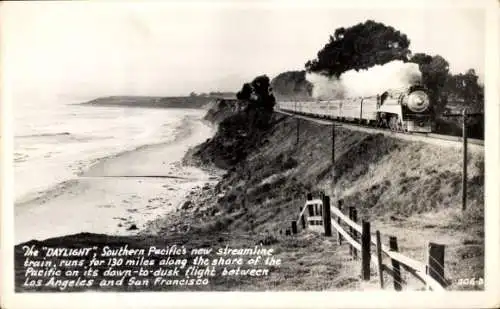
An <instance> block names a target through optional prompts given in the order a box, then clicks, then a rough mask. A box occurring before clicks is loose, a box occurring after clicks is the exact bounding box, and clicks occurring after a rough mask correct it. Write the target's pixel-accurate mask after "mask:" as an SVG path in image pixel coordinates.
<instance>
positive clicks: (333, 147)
mask: <svg viewBox="0 0 500 309" xmlns="http://www.w3.org/2000/svg"><path fill="white" fill-rule="evenodd" d="M336 126H337V125H336V124H335V123H334V122H333V121H332V194H331V196H332V202H333V205H337V203H336V201H337V200H338V197H337V194H336V193H335V127H336Z"/></svg>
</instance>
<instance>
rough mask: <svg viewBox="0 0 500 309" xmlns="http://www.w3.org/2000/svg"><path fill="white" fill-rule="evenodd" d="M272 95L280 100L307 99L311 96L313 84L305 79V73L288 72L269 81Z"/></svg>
mask: <svg viewBox="0 0 500 309" xmlns="http://www.w3.org/2000/svg"><path fill="white" fill-rule="evenodd" d="M271 87H272V88H273V93H274V94H275V95H276V96H277V97H280V98H284V99H290V98H292V99H295V98H300V99H303V98H307V99H309V98H310V97H311V94H312V90H313V84H311V83H310V82H309V81H308V80H307V79H306V72H305V71H288V72H283V73H280V74H278V75H277V76H276V77H275V78H273V79H272V80H271Z"/></svg>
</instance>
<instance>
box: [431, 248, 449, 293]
mask: <svg viewBox="0 0 500 309" xmlns="http://www.w3.org/2000/svg"><path fill="white" fill-rule="evenodd" d="M427 273H428V274H429V275H430V276H431V277H432V278H433V279H434V280H436V281H437V282H439V283H440V284H441V285H442V286H444V285H446V282H445V279H444V245H440V244H435V243H432V242H431V243H429V251H428V262H427Z"/></svg>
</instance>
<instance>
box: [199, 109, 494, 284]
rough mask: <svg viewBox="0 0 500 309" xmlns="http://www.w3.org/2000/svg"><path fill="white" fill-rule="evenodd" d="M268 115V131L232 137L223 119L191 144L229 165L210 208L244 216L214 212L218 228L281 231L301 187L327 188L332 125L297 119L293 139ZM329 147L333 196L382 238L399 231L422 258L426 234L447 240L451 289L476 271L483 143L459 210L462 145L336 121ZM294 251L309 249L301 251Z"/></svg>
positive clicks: (210, 159) (290, 127)
mask: <svg viewBox="0 0 500 309" xmlns="http://www.w3.org/2000/svg"><path fill="white" fill-rule="evenodd" d="M240 116H241V115H240ZM236 117H238V116H236ZM274 122H275V124H274V126H273V128H272V130H271V131H270V132H267V133H264V134H263V135H262V137H261V138H260V139H258V140H257V141H254V142H252V141H251V139H249V138H248V137H245V138H244V139H238V138H237V137H235V136H237V135H238V134H241V133H236V131H231V129H230V128H224V129H221V128H220V129H219V132H218V133H217V135H216V136H215V137H214V138H213V139H211V140H210V141H208V142H206V143H204V144H203V145H201V146H200V147H198V149H197V150H196V151H195V152H194V156H195V157H196V158H198V160H199V161H201V162H202V163H203V164H215V165H217V166H219V167H222V168H226V169H229V172H228V173H227V174H226V175H225V176H224V178H223V180H222V181H221V182H220V183H219V184H218V185H217V187H216V191H215V193H216V194H218V195H219V196H221V197H220V198H219V199H218V201H217V208H218V209H219V211H220V212H222V213H227V214H228V215H229V214H233V213H241V215H239V216H238V217H237V218H235V219H228V220H223V219H220V218H219V221H220V223H221V224H223V225H224V227H222V228H221V229H223V230H224V229H227V230H228V231H239V232H241V233H254V234H255V235H258V234H261V233H266V231H280V230H281V231H284V230H285V229H286V228H289V224H290V220H293V219H295V216H296V215H297V210H298V209H299V207H300V205H302V204H303V202H304V197H305V194H306V193H307V192H310V191H324V192H325V193H326V194H328V195H332V194H331V193H332V189H331V174H332V173H331V170H332V165H331V143H330V141H331V135H330V134H331V129H330V127H328V126H324V125H319V124H316V123H311V122H308V121H305V120H300V141H299V144H298V145H296V144H295V143H296V135H295V133H296V126H297V120H296V119H292V118H289V117H287V116H283V115H280V114H275V115H274ZM224 132H225V133H224ZM227 132H231V133H227ZM243 134H246V133H243ZM229 136H232V138H229ZM241 140H244V141H245V142H241ZM335 152H336V161H335V171H336V175H335V192H336V193H337V196H336V197H335V198H334V200H337V201H341V202H342V204H343V205H344V207H345V206H354V207H356V208H358V214H359V217H360V218H361V219H360V220H370V221H371V222H372V226H375V228H377V229H380V230H381V233H382V234H383V235H384V236H385V237H387V236H389V235H395V236H398V238H399V239H400V241H401V243H402V246H403V248H404V250H405V254H407V255H409V256H412V257H414V258H415V259H418V260H422V261H424V260H425V257H424V256H425V248H426V246H427V245H428V242H431V241H432V242H437V243H442V244H445V245H446V250H447V251H446V269H447V278H448V279H449V280H451V281H450V282H451V283H452V287H451V288H457V287H456V286H453V283H454V282H456V280H457V278H462V277H476V278H479V277H483V275H482V274H483V269H482V266H481V265H482V263H483V260H482V259H483V258H484V255H483V252H484V235H483V233H484V230H483V220H484V213H483V212H484V154H483V153H482V152H473V153H471V154H470V161H469V164H468V165H469V166H468V169H469V178H468V210H467V211H466V213H464V214H462V213H461V210H460V209H461V195H460V190H461V189H460V188H461V152H460V150H459V149H457V148H446V147H439V146H436V145H430V144H426V143H424V142H417V143H414V142H408V141H403V140H399V139H396V138H391V137H387V136H383V135H381V134H377V135H370V134H366V133H362V132H356V131H349V130H345V129H341V128H338V129H337V132H336V145H335ZM242 154H243V155H242ZM244 154H248V155H247V156H245V155H244ZM245 157H246V159H244V158H245ZM244 191H246V192H247V193H248V194H247V196H246V198H245V196H244V194H243V192H244ZM243 205H245V206H243ZM301 237H302V236H301ZM303 237H306V236H303ZM310 249H311V250H317V249H318V248H314V249H312V248H310ZM331 249H332V250H340V248H335V246H333V247H332V248H331ZM325 250H326V248H325ZM305 251H307V250H305ZM309 252H310V251H309ZM295 254H296V255H300V256H303V258H304V259H305V258H307V254H306V253H305V252H303V251H302V250H300V254H299V252H296V253H295ZM318 264H321V263H320V262H319V261H318ZM463 265H469V266H468V268H464V267H463ZM304 280H306V279H304Z"/></svg>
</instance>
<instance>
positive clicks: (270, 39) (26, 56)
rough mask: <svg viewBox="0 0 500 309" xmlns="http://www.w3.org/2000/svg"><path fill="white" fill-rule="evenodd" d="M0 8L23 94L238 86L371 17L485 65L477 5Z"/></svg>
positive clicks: (464, 65) (14, 80)
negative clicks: (368, 7) (407, 6)
mask: <svg viewBox="0 0 500 309" xmlns="http://www.w3.org/2000/svg"><path fill="white" fill-rule="evenodd" d="M0 13H1V14H2V16H1V26H2V31H3V32H2V36H1V37H2V39H1V40H2V41H1V48H2V49H1V52H2V53H1V55H2V61H3V63H4V64H5V63H8V66H7V67H8V69H5V71H4V78H5V76H7V78H9V79H10V83H11V84H12V85H13V87H14V90H15V92H16V93H24V94H29V93H31V94H37V93H49V94H57V95H68V96H70V95H82V96H102V95H182V94H189V93H190V92H191V91H195V92H198V93H199V92H207V91H216V90H220V91H237V90H239V88H240V87H241V85H242V83H243V82H246V81H250V80H251V79H253V77H255V76H257V75H260V74H267V75H269V76H270V77H271V78H272V77H273V76H275V75H276V74H278V73H280V72H283V71H288V70H301V69H303V68H304V63H305V62H306V61H307V60H311V59H314V58H315V57H316V54H317V52H318V51H319V50H320V49H321V48H322V47H323V46H324V45H325V44H326V43H327V41H328V38H329V35H330V34H333V32H334V31H335V29H336V28H338V27H349V26H352V25H354V24H356V23H359V22H364V21H366V20H367V19H373V20H375V21H377V22H382V23H384V24H386V25H390V26H393V27H394V28H396V29H398V30H400V31H401V32H403V33H405V34H406V35H407V36H408V37H409V39H410V41H411V44H410V49H411V50H412V51H413V52H414V53H415V52H425V53H427V54H431V55H435V54H439V55H442V56H443V57H444V58H445V59H447V60H448V62H449V63H450V70H451V71H452V72H453V73H459V72H465V71H466V70H467V69H469V68H474V69H475V70H476V72H477V73H478V75H480V78H481V79H482V78H483V76H484V71H485V64H484V62H485V61H484V58H485V56H484V52H485V15H484V11H483V10H481V9H477V8H476V9H474V8H460V7H453V8H435V9H422V8H393V9H390V8H385V9H380V8H379V9H367V8H335V7H326V6H293V5H291V6H285V5H280V6H277V5H274V6H266V5H250V4H246V5H198V6H194V5H179V4H178V5H173V4H168V5H167V4H160V3H158V2H152V3H147V4H140V3H137V2H134V3H131V2H104V3H102V2H98V3H94V2H92V3H90V2H76V3H70V2H55V3H52V2H35V3H14V2H10V3H7V4H3V5H2V7H1V8H0ZM4 68H6V66H5V65H4ZM5 72H7V73H5Z"/></svg>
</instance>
